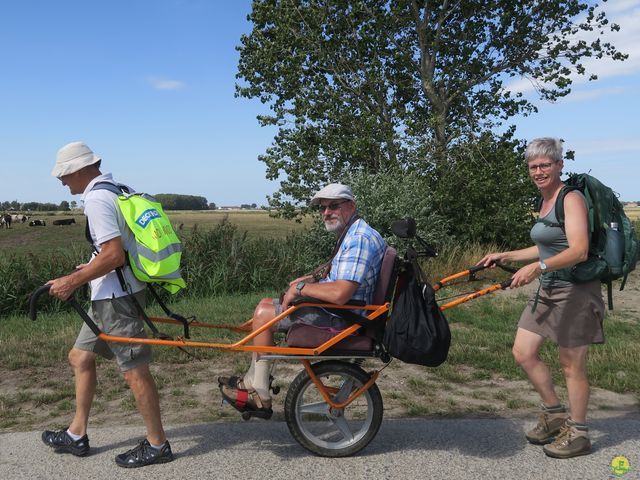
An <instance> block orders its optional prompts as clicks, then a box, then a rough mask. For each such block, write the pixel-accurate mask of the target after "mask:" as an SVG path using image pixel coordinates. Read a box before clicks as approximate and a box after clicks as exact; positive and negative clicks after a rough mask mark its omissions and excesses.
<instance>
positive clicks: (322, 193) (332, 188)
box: [311, 183, 355, 205]
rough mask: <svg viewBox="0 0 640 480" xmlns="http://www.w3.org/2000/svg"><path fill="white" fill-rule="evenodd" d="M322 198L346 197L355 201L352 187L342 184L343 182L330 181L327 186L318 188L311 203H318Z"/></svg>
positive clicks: (337, 198)
mask: <svg viewBox="0 0 640 480" xmlns="http://www.w3.org/2000/svg"><path fill="white" fill-rule="evenodd" d="M322 198H324V199H326V200H339V199H345V200H351V201H352V202H353V201H355V200H354V198H353V192H352V191H351V188H349V187H347V186H346V185H342V184H341V183H330V184H329V185H327V186H326V187H324V188H322V189H320V190H318V192H317V193H316V194H315V195H314V196H313V198H312V199H311V205H318V204H319V203H320V200H321V199H322Z"/></svg>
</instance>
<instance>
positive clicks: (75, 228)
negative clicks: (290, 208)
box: [0, 210, 311, 255]
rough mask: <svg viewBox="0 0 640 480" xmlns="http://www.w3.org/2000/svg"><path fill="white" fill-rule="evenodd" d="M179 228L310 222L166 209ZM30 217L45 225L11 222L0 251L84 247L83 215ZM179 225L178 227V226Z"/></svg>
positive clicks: (271, 228)
mask: <svg viewBox="0 0 640 480" xmlns="http://www.w3.org/2000/svg"><path fill="white" fill-rule="evenodd" d="M167 213H168V215H169V217H170V218H171V221H172V222H173V224H174V226H175V228H176V230H177V231H178V232H182V233H187V232H189V231H190V230H192V229H193V228H194V227H195V226H196V225H197V227H198V228H210V227H212V226H213V225H215V224H218V223H220V222H221V221H223V219H225V218H227V219H228V221H229V222H231V223H233V224H234V225H237V226H238V229H239V230H240V231H246V232H248V235H250V236H260V237H267V238H274V237H284V236H286V235H287V234H288V233H290V232H292V231H294V230H301V229H302V228H304V225H305V224H309V223H310V222H311V220H310V219H306V220H305V221H304V222H303V223H297V222H295V221H292V220H284V219H281V218H272V217H270V216H269V213H268V212H266V211H228V212H224V211H218V210H215V211H202V212H197V211H175V212H167ZM31 218H37V219H42V220H45V221H46V223H47V225H46V227H30V226H29V225H28V224H27V223H24V224H21V223H19V224H15V223H14V224H13V225H12V226H11V228H10V229H2V230H0V252H1V253H16V254H35V255H38V254H45V253H46V252H49V251H51V250H57V249H70V248H84V247H86V246H87V241H86V240H85V237H84V229H85V222H86V217H85V216H84V215H82V214H81V213H76V214H69V213H67V214H63V213H56V214H46V215H45V214H43V215H33V216H32V217H31ZM61 218H75V220H76V224H75V225H68V226H55V225H53V221H54V220H56V219H61ZM180 226H181V228H179V227H180Z"/></svg>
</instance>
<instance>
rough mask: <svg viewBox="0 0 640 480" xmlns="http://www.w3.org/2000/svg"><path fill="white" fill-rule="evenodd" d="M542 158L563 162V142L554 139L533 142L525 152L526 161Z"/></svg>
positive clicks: (541, 139)
mask: <svg viewBox="0 0 640 480" xmlns="http://www.w3.org/2000/svg"><path fill="white" fill-rule="evenodd" d="M541 157H547V158H549V159H551V160H553V161H554V162H556V163H558V162H559V161H560V160H562V140H561V139H559V138H552V137H543V138H536V139H535V140H532V141H531V142H530V143H529V145H527V149H526V150H525V152H524V159H525V160H526V161H527V162H530V161H531V160H535V159H536V158H541Z"/></svg>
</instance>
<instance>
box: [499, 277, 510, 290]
mask: <svg viewBox="0 0 640 480" xmlns="http://www.w3.org/2000/svg"><path fill="white" fill-rule="evenodd" d="M512 281H513V278H507V279H506V280H504V281H503V282H502V283H501V284H500V288H501V289H502V290H506V289H507V288H509V287H510V286H511V282H512Z"/></svg>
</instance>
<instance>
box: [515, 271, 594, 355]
mask: <svg viewBox="0 0 640 480" xmlns="http://www.w3.org/2000/svg"><path fill="white" fill-rule="evenodd" d="M534 301H535V294H534V296H533V297H532V298H531V299H530V300H529V302H528V303H527V306H526V307H525V309H524V312H522V315H521V316H520V321H519V322H518V327H520V328H522V329H524V330H528V331H529V332H533V333H537V334H538V335H540V336H542V337H545V338H548V339H550V340H553V341H554V342H555V343H557V344H558V345H560V346H561V347H568V348H572V347H580V346H583V345H589V344H591V343H604V332H603V331H602V320H603V318H604V301H603V300H602V291H601V290H600V281H599V280H595V281H593V282H588V283H580V284H572V285H571V286H569V287H556V288H541V289H540V297H539V298H538V305H537V306H536V311H535V312H533V313H532V312H531V308H532V306H533V303H534Z"/></svg>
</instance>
